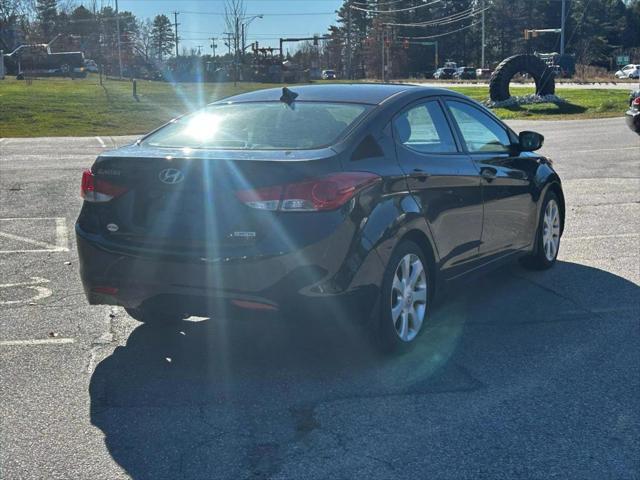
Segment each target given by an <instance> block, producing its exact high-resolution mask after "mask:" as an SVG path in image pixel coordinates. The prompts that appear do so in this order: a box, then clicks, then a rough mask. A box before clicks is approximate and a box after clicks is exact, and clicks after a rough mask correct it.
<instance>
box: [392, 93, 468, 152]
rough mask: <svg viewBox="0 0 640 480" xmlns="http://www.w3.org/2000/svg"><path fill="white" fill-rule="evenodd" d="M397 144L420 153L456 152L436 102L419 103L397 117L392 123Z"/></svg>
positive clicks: (442, 113) (444, 119)
mask: <svg viewBox="0 0 640 480" xmlns="http://www.w3.org/2000/svg"><path fill="white" fill-rule="evenodd" d="M393 127H394V131H395V132H394V134H395V136H396V139H397V141H398V142H400V143H401V144H402V145H404V146H405V147H407V148H410V149H411V150H415V151H417V152H422V153H453V152H456V151H457V148H456V144H455V141H454V140H453V135H452V133H451V130H450V129H449V124H448V123H447V120H446V118H445V116H444V112H443V111H442V108H441V107H440V104H439V103H438V102H437V101H436V100H432V101H430V102H425V103H421V104H420V105H417V106H415V107H412V108H410V109H409V110H406V111H404V112H402V113H401V114H400V115H398V116H397V117H396V118H395V119H394V121H393Z"/></svg>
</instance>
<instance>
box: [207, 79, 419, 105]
mask: <svg viewBox="0 0 640 480" xmlns="http://www.w3.org/2000/svg"><path fill="white" fill-rule="evenodd" d="M287 88H288V89H290V90H291V91H293V92H295V93H297V94H298V97H296V100H299V101H303V102H304V101H308V102H314V101H315V102H319V101H322V102H348V103H366V104H370V105H377V104H380V103H382V102H384V101H385V100H386V99H388V98H390V97H393V96H395V95H397V94H400V93H403V92H410V91H414V90H416V89H420V88H424V87H419V86H416V85H406V84H392V83H331V84H324V85H291V86H288V87H287ZM281 96H282V87H280V88H267V89H263V90H255V91H253V92H247V93H242V94H240V95H234V96H232V97H227V98H224V99H222V100H218V101H217V102H214V103H213V104H220V103H229V102H233V103H236V102H238V103H240V102H267V101H278V100H280V97H281Z"/></svg>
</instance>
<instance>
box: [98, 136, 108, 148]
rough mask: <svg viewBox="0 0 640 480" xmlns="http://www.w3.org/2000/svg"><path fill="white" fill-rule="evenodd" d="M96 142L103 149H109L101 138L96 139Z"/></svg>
mask: <svg viewBox="0 0 640 480" xmlns="http://www.w3.org/2000/svg"><path fill="white" fill-rule="evenodd" d="M96 140H98V143H99V144H100V146H101V147H102V148H107V145H106V144H105V143H104V141H103V140H102V139H101V138H100V137H96Z"/></svg>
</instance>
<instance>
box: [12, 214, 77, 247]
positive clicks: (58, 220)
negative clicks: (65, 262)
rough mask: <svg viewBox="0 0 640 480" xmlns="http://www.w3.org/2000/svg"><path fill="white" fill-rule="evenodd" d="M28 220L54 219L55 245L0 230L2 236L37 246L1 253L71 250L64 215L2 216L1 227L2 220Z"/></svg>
mask: <svg viewBox="0 0 640 480" xmlns="http://www.w3.org/2000/svg"><path fill="white" fill-rule="evenodd" d="M26 220H53V221H54V222H55V232H56V242H55V245H54V244H51V243H49V242H44V241H42V240H37V239H34V238H28V237H24V236H22V235H16V234H14V233H8V232H2V231H0V238H8V239H9V240H14V241H17V242H21V243H27V244H29V245H33V246H35V247H40V248H36V249H20V250H18V249H14V250H0V253H25V252H29V253H34V252H68V251H69V247H68V245H69V236H68V233H67V220H66V219H65V218H64V217H31V218H0V228H1V227H2V222H11V221H26Z"/></svg>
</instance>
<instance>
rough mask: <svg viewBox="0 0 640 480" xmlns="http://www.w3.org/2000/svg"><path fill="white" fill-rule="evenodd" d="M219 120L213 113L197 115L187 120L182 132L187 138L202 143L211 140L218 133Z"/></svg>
mask: <svg viewBox="0 0 640 480" xmlns="http://www.w3.org/2000/svg"><path fill="white" fill-rule="evenodd" d="M221 120H222V119H221V118H220V116H219V115H216V114H213V113H207V112H202V113H197V114H195V115H194V116H193V117H191V118H190V119H189V121H188V122H187V124H186V126H185V128H184V132H185V134H186V135H188V136H189V137H191V138H193V139H195V140H197V141H200V142H204V141H206V140H210V139H211V138H213V137H214V136H215V135H216V133H218V127H219V126H220V122H221Z"/></svg>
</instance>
